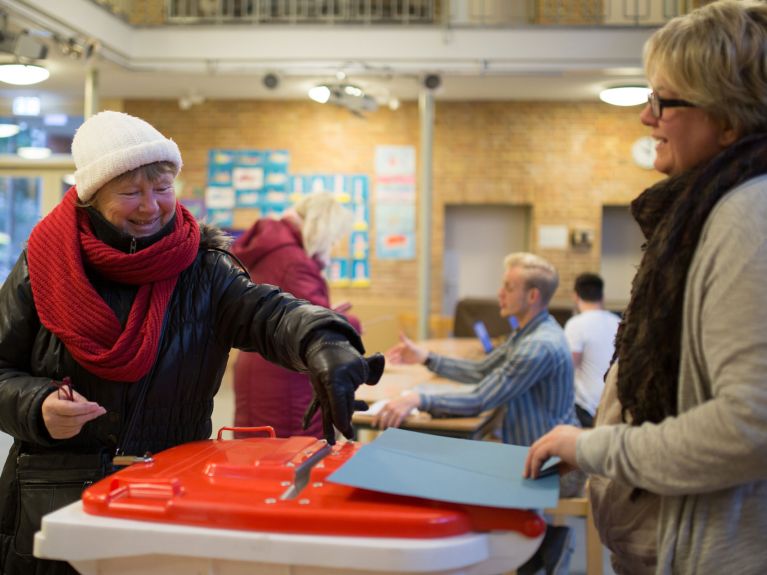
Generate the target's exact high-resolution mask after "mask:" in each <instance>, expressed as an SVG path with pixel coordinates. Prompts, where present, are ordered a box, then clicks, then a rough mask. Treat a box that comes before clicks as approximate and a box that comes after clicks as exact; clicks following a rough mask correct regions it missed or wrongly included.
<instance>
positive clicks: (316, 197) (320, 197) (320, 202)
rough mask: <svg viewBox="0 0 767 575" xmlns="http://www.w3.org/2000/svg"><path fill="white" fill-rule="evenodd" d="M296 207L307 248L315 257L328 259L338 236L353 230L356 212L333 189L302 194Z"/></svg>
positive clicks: (341, 236) (310, 254)
mask: <svg viewBox="0 0 767 575" xmlns="http://www.w3.org/2000/svg"><path fill="white" fill-rule="evenodd" d="M293 210H294V211H295V212H296V214H298V215H299V216H300V217H301V220H302V224H301V236H302V238H303V240H304V250H306V253H307V254H309V256H311V257H315V256H319V257H320V258H321V259H323V260H327V259H328V258H329V256H330V250H331V248H332V247H333V244H335V243H336V242H337V241H338V240H340V239H341V238H343V237H344V236H345V235H346V234H348V233H349V231H351V228H352V219H353V215H352V213H351V212H350V211H349V210H347V209H346V208H344V207H343V206H342V205H341V204H340V203H339V202H338V201H337V200H336V198H335V196H334V195H333V194H332V193H330V192H314V193H311V194H309V195H308V196H304V197H303V198H301V199H300V200H299V201H298V202H297V203H296V204H295V206H293Z"/></svg>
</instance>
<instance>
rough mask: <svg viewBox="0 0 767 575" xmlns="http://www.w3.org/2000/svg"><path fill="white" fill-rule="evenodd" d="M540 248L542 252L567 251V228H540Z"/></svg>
mask: <svg viewBox="0 0 767 575" xmlns="http://www.w3.org/2000/svg"><path fill="white" fill-rule="evenodd" d="M538 247H539V248H540V249H542V250H546V249H549V250H565V249H567V226H539V227H538Z"/></svg>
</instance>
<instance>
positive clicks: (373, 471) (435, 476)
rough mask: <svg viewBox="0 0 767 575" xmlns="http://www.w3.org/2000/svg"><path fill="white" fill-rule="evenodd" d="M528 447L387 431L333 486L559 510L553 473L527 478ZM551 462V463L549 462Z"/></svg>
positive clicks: (348, 465) (334, 479) (338, 473)
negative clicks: (339, 485) (525, 470)
mask: <svg viewBox="0 0 767 575" xmlns="http://www.w3.org/2000/svg"><path fill="white" fill-rule="evenodd" d="M527 451H528V448H527V447H522V446H519V445H506V444H502V443H492V442H485V441H473V440H468V439H454V438H450V437H440V436H437V435H429V434H426V433H417V432H414V431H405V430H402V429H387V430H386V431H385V432H384V433H382V434H381V435H379V436H378V438H377V439H376V440H374V441H373V442H371V443H369V444H367V445H364V446H362V447H361V448H360V449H359V451H358V452H357V453H356V455H355V456H354V457H352V458H351V459H350V460H349V461H348V462H347V463H346V464H344V465H343V467H341V468H339V469H338V470H337V471H336V472H335V473H333V474H332V475H330V476H329V477H328V480H329V481H332V482H335V483H341V484H343V485H350V486H352V487H360V488H363V489H370V490H373V491H381V492H384V493H393V494H397V495H409V496H412V497H423V498H426V499H434V500H437V501H449V502H453V503H463V504H467V505H486V506H489V507H504V508H514V509H541V508H545V507H554V506H556V504H557V500H558V499H559V478H558V477H557V475H556V474H555V473H554V474H552V475H550V476H548V477H543V478H540V479H536V480H531V479H524V478H523V477H522V472H523V470H524V463H525V457H526V456H527ZM547 463H548V462H547Z"/></svg>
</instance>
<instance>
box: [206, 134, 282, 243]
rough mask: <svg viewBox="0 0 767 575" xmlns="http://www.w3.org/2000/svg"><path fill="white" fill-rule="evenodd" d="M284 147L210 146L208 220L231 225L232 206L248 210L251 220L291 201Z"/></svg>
mask: <svg viewBox="0 0 767 575" xmlns="http://www.w3.org/2000/svg"><path fill="white" fill-rule="evenodd" d="M289 160H290V154H289V153H288V152H287V151H285V150H221V149H218V150H210V152H209V153H208V185H207V188H206V189H205V212H206V214H205V218H206V221H207V222H208V223H209V224H212V225H215V226H218V227H221V228H227V229H232V228H234V227H239V226H235V210H239V209H244V210H247V211H248V213H249V215H250V216H251V217H250V218H249V220H250V221H251V222H252V221H253V220H255V219H256V218H258V217H267V216H271V215H277V214H280V213H282V212H283V211H285V209H286V208H287V207H288V206H289V205H290V203H291V200H290V190H289V185H288V184H289V176H288V162H289Z"/></svg>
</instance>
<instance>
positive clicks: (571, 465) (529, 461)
mask: <svg viewBox="0 0 767 575" xmlns="http://www.w3.org/2000/svg"><path fill="white" fill-rule="evenodd" d="M583 431H584V430H583V429H580V428H578V427H575V426H573V425H557V426H556V427H555V428H554V429H552V430H551V431H549V432H548V433H547V434H546V435H544V436H543V437H541V438H540V439H539V440H538V441H536V442H535V443H533V444H532V445H531V446H530V450H529V451H528V452H527V458H526V459H525V474H524V475H525V477H527V478H528V479H535V478H536V477H538V474H539V473H540V471H541V466H542V465H543V464H544V463H545V462H546V460H547V459H549V458H551V457H554V456H557V457H559V458H560V459H561V462H560V463H559V474H560V475H564V474H565V473H567V472H569V471H572V470H573V469H577V468H578V461H577V460H576V458H575V444H576V442H577V440H578V437H579V436H580V434H581V433H583Z"/></svg>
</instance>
